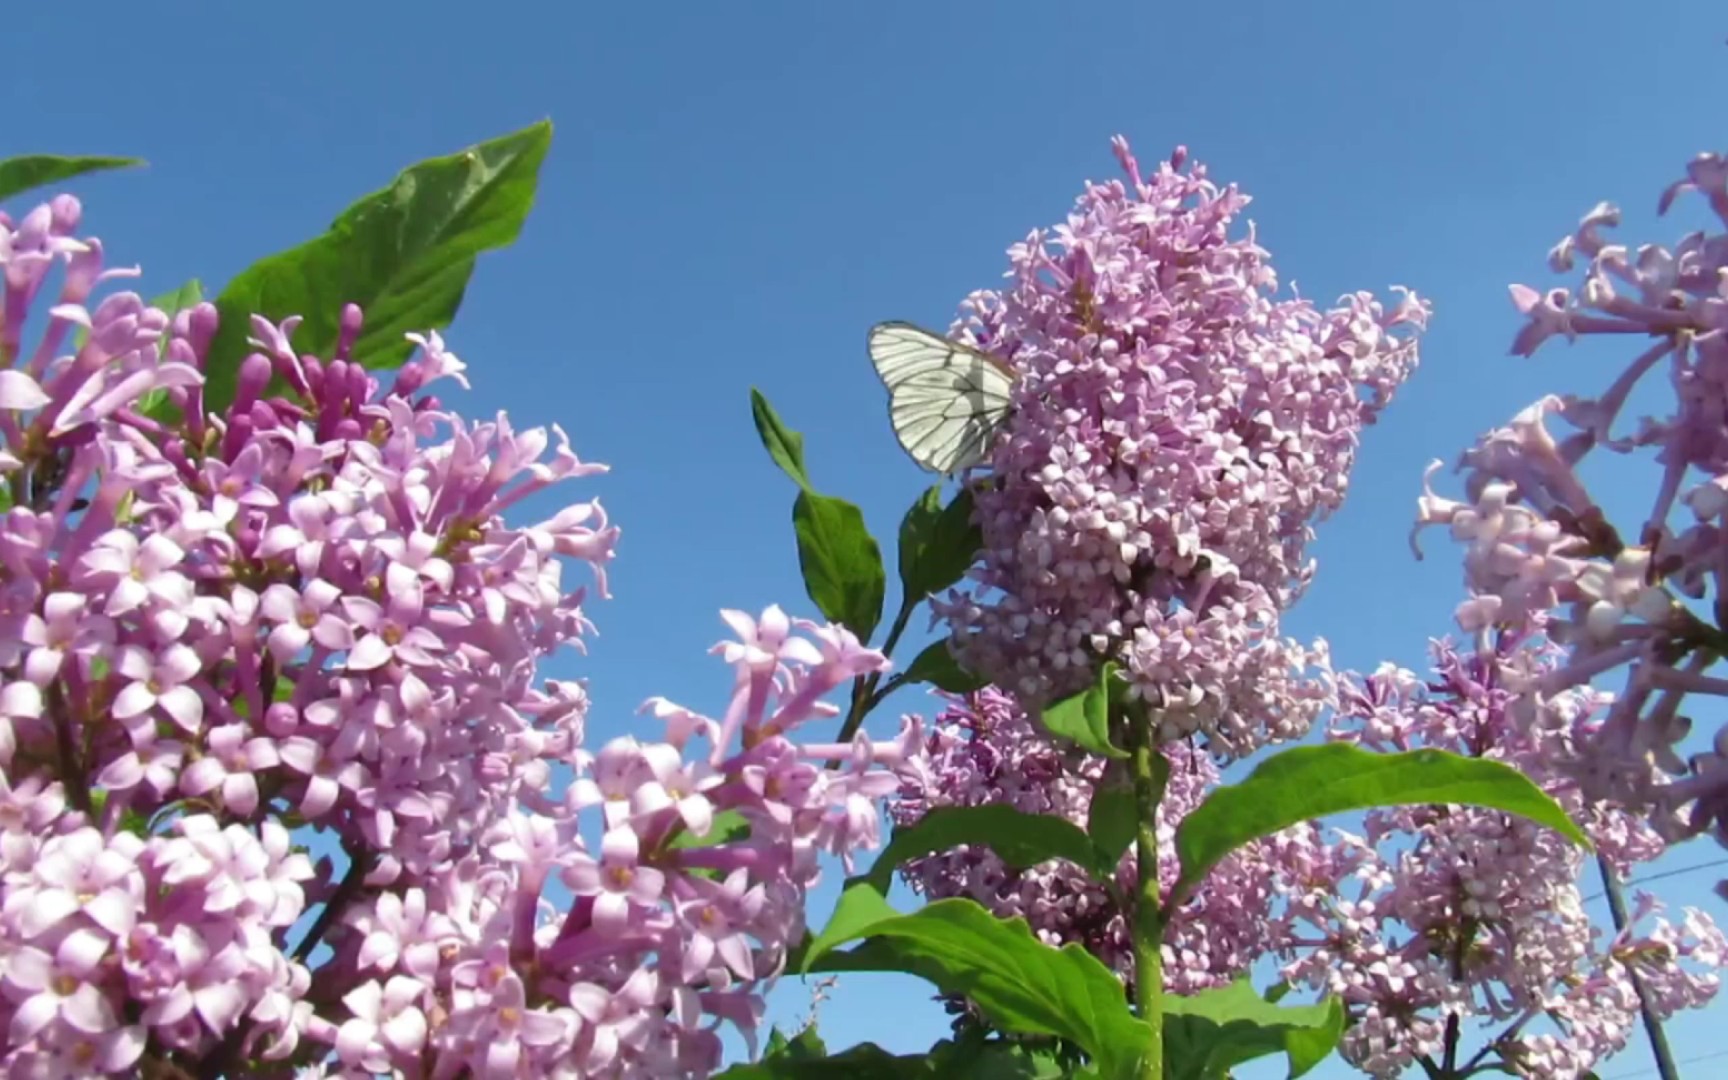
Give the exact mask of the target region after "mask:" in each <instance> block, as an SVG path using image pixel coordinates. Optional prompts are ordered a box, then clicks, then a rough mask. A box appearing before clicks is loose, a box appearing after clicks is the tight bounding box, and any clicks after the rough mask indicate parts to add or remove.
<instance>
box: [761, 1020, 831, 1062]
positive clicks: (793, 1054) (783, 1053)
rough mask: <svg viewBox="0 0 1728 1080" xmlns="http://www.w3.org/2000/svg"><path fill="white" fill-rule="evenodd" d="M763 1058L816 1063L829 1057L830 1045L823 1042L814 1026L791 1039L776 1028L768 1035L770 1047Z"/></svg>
mask: <svg viewBox="0 0 1728 1080" xmlns="http://www.w3.org/2000/svg"><path fill="white" fill-rule="evenodd" d="M762 1056H763V1057H764V1058H775V1059H785V1060H788V1061H815V1060H816V1059H818V1058H825V1057H827V1056H828V1044H827V1043H825V1042H823V1041H822V1036H821V1035H819V1034H817V1031H816V1028H815V1026H814V1025H810V1026H806V1027H805V1028H804V1030H803V1031H800V1032H799V1033H798V1034H797V1035H794V1036H793V1037H792V1038H790V1039H788V1038H787V1037H786V1036H785V1035H784V1034H782V1033H781V1031H780V1029H779V1028H775V1029H774V1030H772V1031H770V1032H769V1033H768V1047H767V1049H766V1050H765V1051H764V1052H763V1055H762Z"/></svg>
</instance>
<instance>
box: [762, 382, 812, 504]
mask: <svg viewBox="0 0 1728 1080" xmlns="http://www.w3.org/2000/svg"><path fill="white" fill-rule="evenodd" d="M750 418H751V419H752V420H753V421H755V424H756V436H757V438H759V439H761V440H762V448H763V449H764V450H767V451H768V456H769V457H770V458H772V459H773V460H774V464H776V465H778V466H780V471H781V472H783V473H785V474H786V475H787V476H790V477H791V478H792V482H793V483H795V484H797V485H798V486H799V487H801V488H804V489H805V490H809V488H810V474H809V472H808V471H806V470H805V468H804V436H802V435H800V434H799V433H798V432H796V431H793V430H792V429H791V428H789V427H787V426H786V425H785V424H784V423H783V422H781V420H780V414H779V413H776V412H775V411H774V406H772V405H770V404H768V398H767V397H766V396H764V395H763V393H762V391H760V390H757V389H756V388H755V387H751V388H750Z"/></svg>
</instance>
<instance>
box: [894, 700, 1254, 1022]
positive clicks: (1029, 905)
mask: <svg viewBox="0 0 1728 1080" xmlns="http://www.w3.org/2000/svg"><path fill="white" fill-rule="evenodd" d="M1162 751H1163V753H1164V756H1165V758H1166V759H1167V760H1168V761H1169V762H1170V779H1169V782H1168V784H1167V785H1166V787H1165V790H1164V798H1163V800H1162V801H1161V802H1160V803H1159V805H1158V813H1157V826H1158V836H1159V845H1158V849H1159V852H1160V859H1159V866H1158V876H1159V879H1160V881H1161V883H1162V885H1163V888H1164V890H1165V895H1166V896H1168V895H1169V890H1170V889H1171V888H1172V887H1173V886H1174V885H1175V883H1176V875H1177V871H1178V866H1177V862H1176V855H1175V851H1176V847H1175V835H1176V826H1177V825H1179V824H1181V822H1182V819H1183V818H1184V817H1186V816H1187V815H1188V813H1189V812H1190V811H1192V810H1193V809H1194V807H1196V806H1198V805H1199V804H1200V801H1201V800H1202V799H1203V798H1204V797H1205V796H1206V794H1207V792H1208V791H1209V790H1210V789H1211V788H1213V787H1215V786H1216V785H1217V783H1218V767H1217V766H1216V765H1215V764H1213V762H1212V760H1211V759H1210V758H1209V757H1208V756H1207V755H1205V754H1203V753H1201V752H1199V751H1197V750H1195V749H1194V748H1193V747H1192V746H1191V745H1189V744H1186V743H1176V744H1172V745H1168V746H1165V747H1163V748H1162ZM1105 771H1106V763H1105V761H1104V760H1103V759H1102V758H1097V757H1093V756H1091V755H1087V754H1083V753H1079V752H1073V751H1068V752H1065V751H1063V750H1061V749H1059V748H1057V747H1056V746H1055V745H1054V744H1052V743H1051V742H1050V740H1049V739H1047V738H1045V737H1043V736H1042V735H1040V733H1039V732H1038V731H1037V729H1036V728H1035V727H1034V726H1033V725H1032V722H1031V721H1030V719H1028V717H1027V715H1026V713H1025V712H1024V711H1023V710H1022V709H1021V708H1019V707H1018V706H1017V705H1016V704H1015V702H1014V700H1013V699H1012V698H1011V697H1009V696H1008V695H1006V694H1003V693H1002V692H1000V691H999V690H996V689H995V688H987V689H985V690H982V691H979V692H978V693H976V694H970V695H967V696H966V697H964V698H958V697H957V698H952V699H951V700H950V704H949V706H948V708H947V709H945V710H944V711H943V712H942V713H941V714H940V715H938V716H937V718H936V720H935V722H934V724H933V725H932V730H931V734H930V739H929V762H928V772H927V774H926V775H924V776H914V777H913V778H912V781H913V782H911V783H908V784H907V786H906V787H905V788H904V789H902V791H901V793H900V799H899V800H898V801H897V802H896V803H895V804H894V805H893V807H892V809H891V811H890V812H891V813H892V814H893V816H894V817H895V819H896V820H897V821H899V822H901V823H910V822H912V821H916V820H917V819H918V818H920V817H922V816H923V815H925V814H927V813H929V812H930V811H931V810H934V809H938V808H940V807H944V806H981V805H989V804H1000V805H1006V806H1012V807H1014V808H1015V809H1016V810H1022V811H1024V812H1026V813H1029V814H1054V815H1057V816H1060V817H1065V818H1067V819H1068V820H1069V821H1072V822H1073V823H1074V824H1076V825H1079V826H1080V827H1082V828H1084V827H1085V826H1086V820H1087V811H1088V809H1089V807H1090V806H1091V803H1092V797H1093V793H1094V792H1095V791H1096V789H1097V786H1098V784H1099V783H1100V782H1101V781H1103V780H1104V778H1105ZM902 873H903V876H904V877H905V879H906V881H907V882H908V884H910V885H911V886H912V887H913V888H914V889H916V890H918V891H919V892H922V893H924V894H925V895H926V896H928V897H929V898H931V899H933V900H938V899H944V898H947V897H954V896H959V897H965V898H968V899H971V900H976V901H977V902H978V903H980V904H983V905H984V906H985V907H987V908H989V909H990V910H991V911H993V912H995V913H996V914H998V915H1001V916H1004V917H1009V918H1012V917H1020V918H1024V919H1026V921H1027V923H1028V925H1030V926H1031V928H1032V931H1033V932H1034V933H1035V934H1037V935H1038V936H1039V937H1040V938H1041V939H1043V940H1044V941H1045V942H1046V943H1048V944H1051V945H1065V944H1068V943H1070V942H1074V943H1078V944H1080V945H1083V946H1085V947H1086V949H1087V950H1088V951H1089V952H1091V953H1092V954H1093V955H1095V956H1097V957H1098V958H1099V959H1101V960H1103V961H1104V962H1105V963H1107V964H1109V965H1110V966H1111V967H1112V968H1114V969H1115V970H1116V971H1117V972H1119V973H1120V974H1122V976H1123V978H1124V979H1125V980H1132V977H1133V963H1134V954H1133V942H1132V940H1131V938H1130V927H1129V925H1128V920H1127V918H1126V917H1125V913H1124V911H1123V908H1122V906H1121V905H1120V904H1119V903H1118V898H1119V897H1121V896H1125V895H1128V894H1130V893H1131V892H1132V889H1133V886H1134V882H1135V880H1136V873H1135V855H1134V853H1133V852H1132V851H1130V852H1128V853H1127V854H1126V855H1124V856H1123V859H1122V862H1121V864H1120V865H1119V866H1118V868H1117V873H1116V881H1115V890H1114V891H1115V894H1116V895H1114V896H1113V895H1112V890H1111V889H1109V888H1106V887H1105V886H1103V885H1101V884H1099V883H1098V882H1095V881H1093V880H1092V879H1091V878H1090V877H1089V876H1088V875H1087V874H1086V872H1085V871H1084V870H1082V869H1080V868H1079V867H1077V866H1074V865H1073V864H1071V863H1067V862H1064V861H1062V860H1060V859H1053V860H1051V861H1049V862H1045V863H1040V864H1039V865H1037V866H1033V867H1030V868H1028V869H1025V870H1013V869H1010V868H1009V867H1007V866H1006V865H1005V864H1004V863H1003V862H1002V860H1001V859H1000V858H998V857H997V856H996V855H995V854H994V853H993V852H991V851H989V850H988V849H986V848H982V847H978V848H974V847H959V848H955V849H952V850H950V851H946V852H943V853H941V854H939V855H932V856H929V857H927V858H922V859H917V860H914V861H912V862H909V863H907V864H906V865H905V867H904V868H903V871H902ZM1272 903H1273V895H1272V892H1271V888H1270V881H1269V880H1268V876H1267V874H1266V873H1265V870H1264V867H1263V866H1262V865H1261V863H1260V862H1259V861H1258V860H1256V859H1254V858H1252V857H1244V856H1241V855H1232V856H1230V857H1229V858H1226V859H1225V860H1224V861H1223V862H1221V863H1220V864H1219V865H1218V866H1217V867H1216V868H1215V869H1214V870H1213V871H1212V874H1211V875H1210V876H1209V877H1208V878H1207V880H1206V883H1205V884H1204V886H1203V887H1202V888H1200V889H1199V890H1197V891H1196V893H1195V894H1194V895H1193V896H1192V897H1191V898H1189V899H1188V900H1187V902H1186V903H1184V904H1183V905H1182V906H1181V907H1178V908H1176V909H1175V910H1173V911H1172V912H1171V913H1170V925H1169V927H1168V928H1167V929H1166V931H1165V935H1164V941H1163V955H1164V970H1165V980H1166V985H1167V987H1168V988H1169V989H1170V990H1171V991H1173V992H1176V993H1184V994H1186V993H1193V992H1195V991H1198V990H1204V989H1208V988H1211V987H1215V986H1221V985H1224V984H1225V983H1228V982H1229V981H1230V980H1231V979H1232V978H1234V977H1236V976H1237V975H1240V974H1242V973H1243V972H1245V971H1246V970H1247V969H1248V967H1249V965H1250V964H1252V963H1253V961H1254V959H1255V958H1256V957H1258V956H1260V955H1262V954H1263V953H1264V952H1265V950H1266V948H1267V947H1268V944H1269V941H1270V939H1269V938H1268V936H1267V934H1268V931H1267V920H1268V918H1269V917H1270V914H1271V911H1272Z"/></svg>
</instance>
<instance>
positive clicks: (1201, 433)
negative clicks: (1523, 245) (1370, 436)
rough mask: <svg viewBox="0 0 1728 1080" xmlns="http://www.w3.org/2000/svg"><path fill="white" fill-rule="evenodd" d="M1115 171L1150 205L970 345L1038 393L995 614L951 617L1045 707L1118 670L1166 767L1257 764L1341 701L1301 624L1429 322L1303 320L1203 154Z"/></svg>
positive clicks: (990, 582)
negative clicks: (1183, 747) (1179, 748)
mask: <svg viewBox="0 0 1728 1080" xmlns="http://www.w3.org/2000/svg"><path fill="white" fill-rule="evenodd" d="M1114 145H1115V149H1116V153H1117V156H1118V158H1119V159H1120V161H1121V164H1122V167H1123V169H1124V171H1125V172H1126V183H1124V182H1122V181H1110V182H1108V183H1093V184H1089V185H1088V186H1087V187H1086V190H1085V191H1084V192H1083V193H1082V195H1081V196H1080V198H1079V200H1078V203H1077V205H1076V207H1075V209H1074V212H1073V213H1072V214H1070V215H1069V218H1068V220H1067V222H1066V223H1064V224H1062V225H1058V226H1056V227H1055V228H1053V229H1051V230H1049V231H1048V232H1045V231H1037V232H1033V233H1032V234H1031V235H1030V236H1029V237H1028V238H1027V239H1026V240H1025V241H1024V242H1022V243H1020V244H1017V245H1015V246H1014V247H1012V248H1011V249H1010V250H1009V262H1010V270H1009V274H1008V276H1009V278H1010V279H1011V283H1010V284H1009V285H1008V286H1007V287H1006V288H1005V289H1004V290H1002V291H999V292H994V291H993V292H980V293H977V294H974V295H973V296H972V297H970V298H968V300H967V301H966V304H965V308H966V315H965V317H964V318H963V319H962V320H960V322H958V323H957V324H956V328H955V329H956V333H957V334H960V335H962V336H965V337H967V338H969V339H970V341H971V342H972V343H974V344H976V345H977V346H979V347H981V348H984V349H987V350H989V351H991V352H992V353H994V354H996V355H998V356H999V357H1001V358H1002V359H1003V360H1004V361H1005V362H1006V363H1007V364H1009V365H1010V366H1011V367H1012V368H1013V369H1014V371H1015V372H1016V374H1017V383H1016V387H1015V390H1014V395H1013V397H1014V401H1013V404H1014V413H1013V415H1012V417H1011V418H1010V420H1009V421H1008V424H1007V426H1006V430H1005V432H1004V434H1003V435H1002V437H1001V438H1000V440H999V441H998V442H997V444H996V446H995V449H994V454H993V456H992V458H991V471H992V480H991V482H990V483H989V484H988V485H983V486H980V487H979V488H978V489H977V491H976V492H975V496H976V500H977V507H978V521H979V522H980V524H981V527H982V529H983V536H984V556H983V558H984V561H983V567H982V571H981V573H980V575H979V578H978V588H977V590H975V591H974V592H973V593H972V594H971V595H963V594H956V595H952V596H950V597H949V598H948V600H947V602H946V603H945V604H944V605H943V606H942V609H941V610H943V611H944V613H945V614H946V616H947V619H948V621H949V623H950V625H951V627H952V634H953V640H954V642H955V645H956V647H957V649H958V652H959V655H960V657H961V659H962V660H963V661H964V662H965V663H966V664H967V665H968V666H969V667H970V668H972V669H974V670H976V671H979V672H980V673H983V674H986V675H988V676H989V677H990V678H991V679H992V680H993V681H994V682H995V683H996V684H997V685H999V686H1001V687H1003V688H1004V689H1006V690H1008V691H1010V692H1012V693H1015V694H1017V695H1018V696H1020V697H1021V699H1022V700H1024V701H1027V702H1031V703H1042V702H1046V701H1048V700H1050V699H1051V698H1053V697H1059V696H1061V695H1062V694H1064V693H1066V692H1069V691H1072V690H1073V689H1075V688H1076V687H1077V686H1078V685H1079V684H1080V683H1081V682H1083V681H1084V680H1085V678H1087V673H1088V672H1090V671H1092V670H1094V669H1095V664H1096V661H1097V659H1098V658H1099V657H1101V656H1107V657H1110V658H1112V659H1115V660H1117V661H1118V662H1119V663H1120V664H1121V665H1122V666H1123V667H1124V668H1125V669H1126V671H1127V673H1128V675H1129V677H1130V678H1131V680H1132V681H1133V684H1134V686H1135V687H1136V690H1137V691H1138V693H1140V694H1141V695H1142V696H1144V697H1145V698H1147V699H1149V700H1151V701H1152V702H1153V704H1154V705H1155V706H1156V715H1157V716H1158V718H1159V724H1160V730H1159V732H1158V733H1157V737H1158V741H1160V742H1170V741H1174V740H1177V739H1180V738H1183V737H1185V736H1187V735H1190V734H1195V733H1198V734H1199V735H1200V736H1201V737H1202V738H1203V739H1204V741H1205V743H1206V746H1207V748H1208V749H1210V750H1212V751H1214V752H1217V753H1220V754H1227V755H1241V754H1245V753H1247V752H1249V751H1251V750H1253V749H1254V748H1255V747H1257V746H1259V745H1262V744H1264V743H1265V742H1268V741H1271V740H1277V739H1287V738H1292V737H1295V736H1299V735H1300V734H1301V733H1302V732H1303V731H1304V730H1306V729H1307V728H1308V727H1309V726H1310V725H1311V724H1312V722H1313V721H1314V719H1315V718H1316V717H1317V716H1318V715H1319V713H1320V712H1321V711H1322V709H1323V708H1324V706H1325V705H1326V703H1327V701H1328V700H1329V698H1330V695H1331V693H1332V682H1331V673H1330V669H1329V667H1328V662H1327V653H1326V650H1325V647H1324V644H1323V643H1316V644H1315V645H1313V646H1304V645H1301V644H1299V643H1297V642H1295V641H1293V640H1290V639H1288V638H1285V637H1283V636H1281V634H1280V629H1279V626H1280V622H1279V619H1280V615H1281V613H1282V612H1283V611H1284V610H1285V609H1286V608H1287V607H1288V606H1289V605H1290V604H1291V603H1293V602H1294V601H1295V600H1296V599H1297V597H1298V596H1299V595H1300V593H1301V592H1302V589H1303V587H1304V586H1305V585H1306V584H1307V582H1308V580H1309V578H1310V576H1311V574H1312V572H1313V567H1312V565H1311V564H1310V563H1309V562H1308V561H1307V557H1306V555H1305V550H1306V545H1307V543H1308V541H1309V539H1310V538H1311V536H1312V534H1313V529H1314V525H1315V523H1316V522H1317V521H1318V520H1319V519H1321V518H1322V517H1324V516H1325V515H1326V514H1328V513H1330V512H1331V511H1332V510H1334V509H1336V508H1337V507H1338V506H1339V505H1340V504H1341V502H1342V500H1343V498H1344V494H1345V491H1346V489H1347V486H1348V478H1349V475H1350V469H1351V466H1352V464H1353V463H1354V460H1355V455H1356V447H1357V443H1358V437H1359V434H1360V431H1361V429H1362V428H1363V427H1364V426H1365V425H1367V424H1370V423H1372V422H1373V421H1374V419H1375V417H1376V416H1377V414H1378V413H1379V412H1380V410H1381V409H1382V408H1384V407H1385V406H1386V404H1387V403H1388V402H1389V401H1390V400H1391V398H1392V396H1393V394H1394V392H1395V391H1396V390H1397V388H1398V387H1399V386H1400V385H1401V384H1402V383H1403V382H1404V380H1405V379H1406V378H1407V377H1408V375H1409V374H1410V372H1411V370H1412V369H1413V368H1414V367H1415V365H1416V362H1417V344H1416V332H1417V331H1419V330H1420V329H1421V328H1422V327H1423V326H1425V324H1426V321H1427V316H1428V309H1427V307H1426V305H1425V304H1423V303H1422V302H1420V301H1418V300H1417V299H1416V298H1415V297H1414V296H1412V295H1409V294H1408V293H1405V294H1404V295H1403V296H1402V299H1401V300H1400V302H1399V303H1398V304H1396V305H1395V306H1394V307H1393V308H1392V309H1391V310H1387V309H1386V308H1384V307H1383V306H1382V305H1381V304H1380V303H1379V302H1378V301H1376V300H1375V299H1374V298H1373V297H1372V296H1370V295H1369V294H1367V293H1356V294H1353V295H1350V296H1347V297H1345V298H1344V299H1343V300H1342V301H1341V303H1340V306H1338V307H1336V308H1333V309H1331V310H1325V311H1322V310H1320V309H1319V308H1316V307H1315V306H1314V305H1313V304H1311V303H1310V302H1308V301H1306V300H1303V299H1300V298H1294V297H1290V298H1284V299H1279V298H1278V297H1277V295H1276V294H1277V292H1278V279H1277V276H1276V274H1275V273H1274V272H1273V269H1272V266H1271V264H1270V263H1269V262H1268V261H1267V253H1266V252H1265V251H1264V250H1263V249H1261V248H1260V247H1259V246H1258V244H1256V243H1255V240H1254V232H1253V228H1252V226H1250V227H1248V228H1247V229H1246V230H1237V229H1235V228H1233V226H1234V225H1235V221H1236V218H1237V217H1238V216H1239V215H1240V213H1241V212H1242V210H1243V208H1244V207H1246V206H1247V204H1248V201H1249V200H1248V197H1247V196H1246V195H1243V194H1242V193H1240V192H1239V191H1238V190H1237V189H1236V188H1235V187H1234V186H1229V187H1223V188H1221V187H1219V186H1218V185H1216V184H1214V183H1213V182H1212V181H1211V180H1209V179H1208V178H1207V174H1206V170H1205V168H1204V167H1202V166H1200V165H1194V166H1192V167H1190V168H1186V169H1185V168H1184V164H1185V158H1186V154H1185V151H1184V150H1182V149H1178V150H1177V151H1176V153H1175V154H1174V155H1173V156H1172V158H1171V159H1170V160H1169V161H1168V162H1165V163H1162V164H1160V166H1159V168H1158V170H1157V171H1156V172H1155V173H1154V174H1153V175H1151V176H1150V177H1146V176H1143V175H1142V174H1141V171H1140V167H1139V165H1138V163H1137V162H1136V161H1135V159H1134V157H1133V156H1132V155H1131V154H1130V153H1129V150H1128V146H1127V143H1126V142H1125V141H1124V140H1122V139H1120V138H1119V139H1117V140H1116V141H1115V144H1114ZM1233 232H1234V233H1235V235H1232V233H1233Z"/></svg>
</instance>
